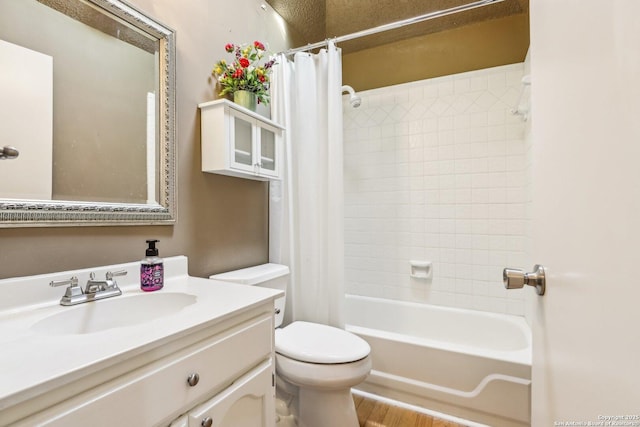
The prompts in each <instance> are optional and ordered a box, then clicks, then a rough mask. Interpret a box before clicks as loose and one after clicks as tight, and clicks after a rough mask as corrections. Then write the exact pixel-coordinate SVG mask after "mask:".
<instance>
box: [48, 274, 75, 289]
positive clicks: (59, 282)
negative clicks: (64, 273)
mask: <svg viewBox="0 0 640 427" xmlns="http://www.w3.org/2000/svg"><path fill="white" fill-rule="evenodd" d="M67 285H69V287H72V288H73V287H76V286H78V278H77V277H76V276H72V277H71V279H68V280H52V281H51V282H49V286H51V287H54V288H55V287H58V286H67Z"/></svg>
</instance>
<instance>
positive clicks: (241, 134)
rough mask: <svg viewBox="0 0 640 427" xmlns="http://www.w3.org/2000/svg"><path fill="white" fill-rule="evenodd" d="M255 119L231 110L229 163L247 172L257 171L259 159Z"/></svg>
mask: <svg viewBox="0 0 640 427" xmlns="http://www.w3.org/2000/svg"><path fill="white" fill-rule="evenodd" d="M255 132H256V127H255V121H254V120H253V119H251V118H248V117H245V116H243V115H240V114H239V113H237V112H236V111H235V110H233V109H230V111H229V143H230V150H229V155H230V159H229V165H230V167H232V168H234V169H238V170H242V171H246V172H253V173H255V172H257V167H258V163H259V161H258V159H257V150H256V147H255V144H254V141H255V139H256V134H255Z"/></svg>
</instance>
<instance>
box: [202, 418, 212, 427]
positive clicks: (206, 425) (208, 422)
mask: <svg viewBox="0 0 640 427" xmlns="http://www.w3.org/2000/svg"><path fill="white" fill-rule="evenodd" d="M200 425H202V427H211V426H212V425H213V420H212V419H211V417H207V418H203V419H202V422H201V423H200Z"/></svg>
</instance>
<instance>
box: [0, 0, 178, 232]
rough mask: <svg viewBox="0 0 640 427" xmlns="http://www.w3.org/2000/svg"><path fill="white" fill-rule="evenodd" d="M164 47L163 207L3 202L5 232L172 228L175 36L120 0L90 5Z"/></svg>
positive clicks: (160, 203) (1, 212)
mask: <svg viewBox="0 0 640 427" xmlns="http://www.w3.org/2000/svg"><path fill="white" fill-rule="evenodd" d="M85 1H87V2H89V3H91V4H93V5H95V6H97V7H99V8H101V9H103V10H104V11H105V13H106V14H107V15H108V14H111V15H113V16H115V17H116V18H117V19H121V20H123V21H126V22H127V23H129V24H130V25H131V26H133V27H136V28H138V29H139V30H141V31H143V32H145V33H147V34H149V35H151V36H152V37H155V38H156V39H157V40H158V42H159V72H158V75H159V85H158V86H159V92H160V93H159V97H158V99H159V132H158V137H159V141H158V151H159V154H158V157H159V165H158V176H159V183H158V185H159V200H158V204H132V203H103V202H70V201H56V200H47V201H40V200H17V199H0V228H9V227H65V226H107V225H112V226H119V225H165V224H166V225H170V224H174V223H175V221H176V209H177V207H176V200H177V194H176V191H177V187H176V170H175V165H176V159H175V157H176V149H175V88H176V85H175V79H176V76H175V74H176V71H175V69H176V64H175V61H176V59H175V57H176V55H175V49H176V46H175V32H174V31H173V30H171V29H170V28H168V27H166V26H165V25H163V24H160V23H159V22H157V21H155V20H154V19H152V18H150V17H149V16H146V15H145V14H143V13H142V12H140V11H138V10H137V9H135V8H133V7H132V6H130V5H128V4H126V3H124V2H122V1H119V0H85Z"/></svg>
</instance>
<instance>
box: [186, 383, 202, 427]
mask: <svg viewBox="0 0 640 427" xmlns="http://www.w3.org/2000/svg"><path fill="white" fill-rule="evenodd" d="M199 381H200V375H198V374H195V373H194V374H191V375H189V376H188V377H187V384H189V385H190V386H191V387H193V386H195V385H197V384H198V382H199ZM203 425H204V424H203Z"/></svg>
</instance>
